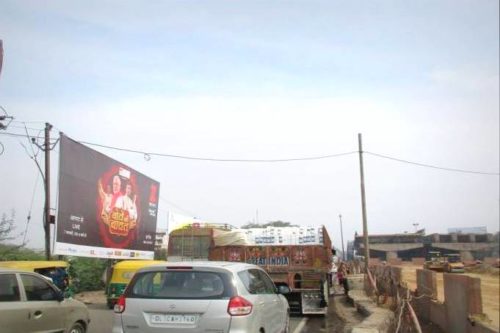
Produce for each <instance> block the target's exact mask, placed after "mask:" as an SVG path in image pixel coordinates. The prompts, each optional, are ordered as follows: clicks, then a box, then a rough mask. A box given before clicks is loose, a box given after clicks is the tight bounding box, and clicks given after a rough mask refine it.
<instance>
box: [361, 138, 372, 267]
mask: <svg viewBox="0 0 500 333" xmlns="http://www.w3.org/2000/svg"><path fill="white" fill-rule="evenodd" d="M358 145H359V172H360V177H361V209H362V212H363V241H364V248H365V249H364V250H365V251H364V252H365V269H366V270H367V271H368V264H369V262H370V245H369V242H368V222H367V219H366V197H365V175H364V171H363V143H362V138H361V133H358Z"/></svg>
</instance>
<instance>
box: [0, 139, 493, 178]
mask: <svg viewBox="0 0 500 333" xmlns="http://www.w3.org/2000/svg"><path fill="white" fill-rule="evenodd" d="M0 134H4V135H11V136H17V137H26V134H18V133H10V132H0ZM31 137H32V138H43V137H40V136H39V135H37V136H31ZM77 142H79V143H81V144H86V145H89V146H95V147H101V148H106V149H112V150H117V151H123V152H128V153H135V154H141V155H143V156H144V157H145V158H146V159H147V160H148V161H149V160H150V157H151V156H159V157H168V158H178V159H185V160H195V161H209V162H241V163H279V162H299V161H312V160H321V159H329V158H335V157H341V156H347V155H352V154H357V153H359V151H357V150H354V151H348V152H343V153H337V154H328V155H319V156H305V157H292V158H280V159H235V158H215V157H199V156H188V155H178V154H168V153H158V152H148V151H142V150H136V149H129V148H122V147H116V146H110V145H104V144H99V143H94V142H88V141H77ZM363 153H365V154H368V155H372V156H375V157H379V158H384V159H388V160H392V161H396V162H400V163H406V164H411V165H415V166H420V167H426V168H432V169H437V170H442V171H450V172H460V173H469V174H478V175H487V176H498V175H500V173H498V172H485V171H477V170H466V169H458V168H450V167H442V166H437V165H432V164H427V163H421V162H414V161H409V160H405V159H401V158H397V157H392V156H388V155H384V154H379V153H374V152H370V151H363Z"/></svg>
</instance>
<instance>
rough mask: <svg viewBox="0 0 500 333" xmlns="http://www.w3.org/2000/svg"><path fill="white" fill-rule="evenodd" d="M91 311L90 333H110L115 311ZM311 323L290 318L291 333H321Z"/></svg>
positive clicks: (94, 308)
mask: <svg viewBox="0 0 500 333" xmlns="http://www.w3.org/2000/svg"><path fill="white" fill-rule="evenodd" d="M87 306H88V308H89V311H90V318H91V322H90V326H89V330H88V333H110V332H111V328H112V326H113V310H109V309H108V308H107V306H106V304H88V305H87ZM308 322H309V320H308V318H302V317H292V318H290V332H291V333H307V332H311V333H313V332H319V331H314V330H304V327H305V326H307V323H308Z"/></svg>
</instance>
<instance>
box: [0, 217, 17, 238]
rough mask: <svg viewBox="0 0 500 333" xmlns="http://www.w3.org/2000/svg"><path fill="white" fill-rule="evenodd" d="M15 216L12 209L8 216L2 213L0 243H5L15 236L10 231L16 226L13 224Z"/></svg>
mask: <svg viewBox="0 0 500 333" xmlns="http://www.w3.org/2000/svg"><path fill="white" fill-rule="evenodd" d="M15 216H16V212H15V211H14V210H12V211H11V212H10V217H7V214H5V213H3V214H2V219H1V220H0V243H5V242H6V241H9V240H13V239H15V238H16V237H17V236H13V235H12V232H13V231H14V229H15V228H16V227H15V226H14V218H15Z"/></svg>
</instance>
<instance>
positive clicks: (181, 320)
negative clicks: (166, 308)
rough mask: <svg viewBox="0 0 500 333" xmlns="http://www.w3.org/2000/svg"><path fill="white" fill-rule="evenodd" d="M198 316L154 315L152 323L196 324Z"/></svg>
mask: <svg viewBox="0 0 500 333" xmlns="http://www.w3.org/2000/svg"><path fill="white" fill-rule="evenodd" d="M197 319H198V315H186V314H152V315H151V323H153V324H195V323H196V320H197Z"/></svg>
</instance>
